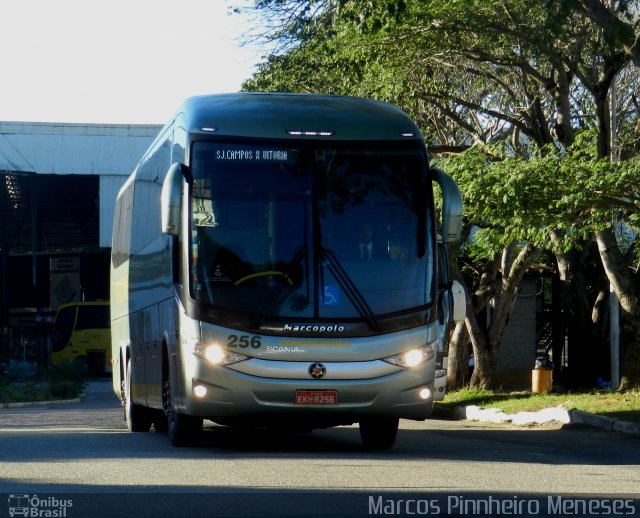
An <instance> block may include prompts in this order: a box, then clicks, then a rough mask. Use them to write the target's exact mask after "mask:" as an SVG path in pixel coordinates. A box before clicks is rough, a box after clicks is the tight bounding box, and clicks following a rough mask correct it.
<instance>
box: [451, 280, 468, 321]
mask: <svg viewBox="0 0 640 518" xmlns="http://www.w3.org/2000/svg"><path fill="white" fill-rule="evenodd" d="M451 294H452V295H453V315H452V316H453V321H454V322H462V321H464V319H465V317H466V316H467V298H466V296H465V294H464V288H463V287H462V284H460V283H459V282H458V281H453V282H452V283H451Z"/></svg>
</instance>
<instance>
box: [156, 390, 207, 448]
mask: <svg viewBox="0 0 640 518" xmlns="http://www.w3.org/2000/svg"><path fill="white" fill-rule="evenodd" d="M162 403H163V406H164V409H165V413H166V414H167V431H168V433H169V440H170V441H171V444H173V445H174V446H197V444H198V442H199V441H200V433H201V432H202V418H201V417H193V416H190V415H185V414H181V413H180V411H179V410H178V409H177V408H176V407H175V406H174V405H173V403H172V401H171V380H170V379H168V378H166V379H165V380H164V383H163V390H162Z"/></svg>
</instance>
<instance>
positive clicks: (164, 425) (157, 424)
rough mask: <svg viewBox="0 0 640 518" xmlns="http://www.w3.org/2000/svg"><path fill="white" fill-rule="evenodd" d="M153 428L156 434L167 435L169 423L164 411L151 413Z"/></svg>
mask: <svg viewBox="0 0 640 518" xmlns="http://www.w3.org/2000/svg"><path fill="white" fill-rule="evenodd" d="M152 421H153V427H154V428H155V429H156V432H158V433H167V431H168V430H169V422H168V421H167V416H166V415H165V413H164V411H162V410H157V411H155V412H154V413H153V419H152Z"/></svg>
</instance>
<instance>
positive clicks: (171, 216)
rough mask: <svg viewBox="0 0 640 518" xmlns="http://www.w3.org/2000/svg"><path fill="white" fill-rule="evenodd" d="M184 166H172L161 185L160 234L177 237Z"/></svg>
mask: <svg viewBox="0 0 640 518" xmlns="http://www.w3.org/2000/svg"><path fill="white" fill-rule="evenodd" d="M183 178H184V166H183V165H182V164H179V163H175V164H172V165H171V167H169V171H167V176H166V177H165V179H164V182H163V183H162V195H161V197H160V207H161V209H160V210H161V211H162V217H161V220H162V233H163V234H168V235H170V236H177V235H178V234H179V233H180V218H181V215H182V182H183Z"/></svg>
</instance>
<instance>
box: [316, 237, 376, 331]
mask: <svg viewBox="0 0 640 518" xmlns="http://www.w3.org/2000/svg"><path fill="white" fill-rule="evenodd" d="M322 257H323V258H326V259H327V266H328V267H329V271H330V272H331V274H332V275H333V276H334V277H335V279H336V280H337V281H338V284H340V287H341V288H342V289H343V290H344V291H345V293H346V294H347V298H348V299H349V301H350V302H351V304H353V307H354V308H356V310H357V311H358V313H360V316H362V318H364V319H365V320H366V321H367V323H368V324H369V327H371V329H372V330H373V331H375V332H380V331H381V327H380V321H379V320H378V319H377V318H376V315H375V313H374V312H373V310H372V309H371V306H369V304H368V303H367V300H366V299H365V298H364V296H363V295H362V292H361V291H360V290H359V289H358V287H357V286H356V285H355V284H354V282H353V280H352V279H351V277H350V276H349V274H348V273H347V271H346V270H345V269H344V267H343V266H342V265H341V264H340V261H338V258H337V257H336V254H335V253H334V252H333V250H331V249H330V248H322ZM322 284H323V285H324V282H323V283H322ZM322 296H323V297H324V290H323V293H322Z"/></svg>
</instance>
